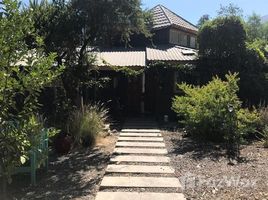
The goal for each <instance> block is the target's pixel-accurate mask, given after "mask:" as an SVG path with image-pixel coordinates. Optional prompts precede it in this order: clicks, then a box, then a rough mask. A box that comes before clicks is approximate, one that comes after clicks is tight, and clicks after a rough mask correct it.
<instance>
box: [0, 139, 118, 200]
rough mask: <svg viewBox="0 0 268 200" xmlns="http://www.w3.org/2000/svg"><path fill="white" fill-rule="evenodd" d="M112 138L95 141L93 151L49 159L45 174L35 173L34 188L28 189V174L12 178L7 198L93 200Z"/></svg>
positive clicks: (113, 144) (76, 150) (112, 147)
mask: <svg viewBox="0 0 268 200" xmlns="http://www.w3.org/2000/svg"><path fill="white" fill-rule="evenodd" d="M116 138H117V137H116V136H115V135H113V136H107V137H105V138H99V139H98V140H97V145H96V147H95V148H93V149H86V148H78V149H73V150H72V151H71V152H70V153H69V154H67V155H63V156H57V155H54V156H51V157H50V163H49V171H48V173H44V172H42V171H40V172H39V173H38V175H37V178H38V180H37V186H35V187H31V186H30V176H29V174H25V175H21V174H20V175H16V176H14V177H13V183H12V184H11V185H10V186H9V187H8V196H9V199H12V200H13V199H14V200H15V199H19V200H31V199H42V200H63V199H64V200H68V199H72V200H76V199H77V200H78V199H79V200H80V199H81V200H83V199H87V200H93V199H94V197H95V195H96V192H97V191H98V188H99V184H100V182H101V180H102V177H103V175H104V173H105V169H106V166H107V164H108V162H109V160H110V156H111V153H112V151H113V149H114V146H115V142H116ZM0 199H1V200H3V198H0Z"/></svg>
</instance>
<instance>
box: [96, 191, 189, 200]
mask: <svg viewBox="0 0 268 200" xmlns="http://www.w3.org/2000/svg"><path fill="white" fill-rule="evenodd" d="M95 200H186V199H185V198H184V195H183V194H181V193H147V192H141V193H139V192H99V193H98V194H97V196H96V199H95Z"/></svg>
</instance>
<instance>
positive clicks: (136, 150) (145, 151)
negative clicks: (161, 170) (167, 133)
mask: <svg viewBox="0 0 268 200" xmlns="http://www.w3.org/2000/svg"><path fill="white" fill-rule="evenodd" d="M114 152H115V153H128V154H167V153H168V152H167V150H166V149H149V148H123V147H122V148H115V149H114Z"/></svg>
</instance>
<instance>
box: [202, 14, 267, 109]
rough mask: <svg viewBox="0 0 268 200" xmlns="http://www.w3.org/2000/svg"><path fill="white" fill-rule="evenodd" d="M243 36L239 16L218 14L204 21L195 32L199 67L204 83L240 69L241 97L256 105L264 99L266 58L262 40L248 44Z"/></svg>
mask: <svg viewBox="0 0 268 200" xmlns="http://www.w3.org/2000/svg"><path fill="white" fill-rule="evenodd" d="M246 36H247V35H246V30H245V27H244V23H243V21H242V19H241V18H240V17H236V16H227V17H217V18H216V19H214V20H212V21H210V22H208V23H206V24H205V25H204V26H203V27H202V28H201V29H200V30H199V35H198V42H199V55H200V62H199V67H198V69H199V70H200V73H201V75H200V76H201V77H202V78H203V79H204V80H203V82H207V81H208V80H209V78H210V77H211V76H213V75H218V76H220V77H224V74H226V73H228V71H231V72H239V73H240V78H241V81H240V93H239V95H240V97H241V98H242V100H244V101H245V102H247V103H249V104H251V103H252V104H258V103H259V101H260V100H266V99H267V95H266V92H265V91H266V90H267V81H266V79H265V73H266V71H267V59H266V58H265V53H264V52H263V51H262V50H264V49H265V48H264V46H263V47H261V44H263V43H257V42H256V43H255V44H254V45H251V44H250V43H248V42H247V37H246ZM257 44H258V45H257Z"/></svg>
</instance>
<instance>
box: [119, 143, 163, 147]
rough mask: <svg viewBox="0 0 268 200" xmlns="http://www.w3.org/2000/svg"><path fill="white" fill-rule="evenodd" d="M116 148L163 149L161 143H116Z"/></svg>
mask: <svg viewBox="0 0 268 200" xmlns="http://www.w3.org/2000/svg"><path fill="white" fill-rule="evenodd" d="M116 146H118V147H165V143H163V142H117V143H116Z"/></svg>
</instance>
